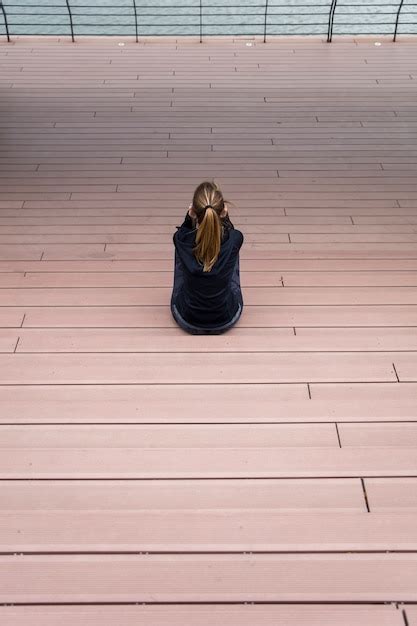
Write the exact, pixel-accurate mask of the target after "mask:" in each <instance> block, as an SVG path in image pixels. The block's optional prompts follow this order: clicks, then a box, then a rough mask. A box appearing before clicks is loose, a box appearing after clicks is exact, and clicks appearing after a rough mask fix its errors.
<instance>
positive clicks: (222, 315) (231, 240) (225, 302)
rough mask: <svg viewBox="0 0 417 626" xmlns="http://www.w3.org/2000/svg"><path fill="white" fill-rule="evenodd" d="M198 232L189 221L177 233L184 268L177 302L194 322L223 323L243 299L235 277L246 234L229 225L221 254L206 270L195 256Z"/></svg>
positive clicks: (207, 324) (192, 322)
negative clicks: (188, 223)
mask: <svg viewBox="0 0 417 626" xmlns="http://www.w3.org/2000/svg"><path fill="white" fill-rule="evenodd" d="M195 235H196V232H195V229H193V228H189V227H188V228H187V225H185V226H184V225H183V226H181V227H180V228H179V229H178V231H177V232H176V233H175V235H174V244H175V252H176V257H177V262H179V263H180V264H181V268H182V271H183V287H182V289H181V291H180V292H179V294H178V298H177V301H176V305H177V308H178V310H179V312H180V314H181V315H182V316H183V317H184V319H186V320H187V321H188V322H189V323H190V324H195V325H197V326H204V327H215V326H220V325H222V324H225V323H227V322H228V321H229V320H230V319H231V318H232V317H233V316H234V315H235V313H236V311H237V309H238V304H239V302H240V299H241V294H240V293H239V291H240V290H238V289H236V287H237V286H236V284H235V283H234V281H233V278H234V276H235V272H236V266H237V265H238V261H239V250H240V248H241V246H242V243H243V234H242V233H241V232H240V231H239V230H236V229H234V228H230V227H229V228H225V230H224V236H223V239H222V242H221V247H220V253H219V256H218V258H217V260H216V262H215V263H214V265H213V267H212V269H211V270H210V272H204V271H203V266H202V264H201V263H199V262H198V261H197V259H196V258H195V255H194V253H193V249H194V247H195ZM238 286H239V287H240V284H239V285H238Z"/></svg>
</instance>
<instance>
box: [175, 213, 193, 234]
mask: <svg viewBox="0 0 417 626" xmlns="http://www.w3.org/2000/svg"><path fill="white" fill-rule="evenodd" d="M195 222H196V220H195V219H193V218H192V217H190V215H189V214H188V211H187V213H186V215H185V218H184V221H183V223H182V224H181V226H177V230H178V229H179V228H189V229H193V228H194V227H195Z"/></svg>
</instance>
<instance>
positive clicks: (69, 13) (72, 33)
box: [65, 0, 75, 43]
mask: <svg viewBox="0 0 417 626" xmlns="http://www.w3.org/2000/svg"><path fill="white" fill-rule="evenodd" d="M65 2H66V3H67V9H68V15H69V19H70V27H71V39H72V43H74V41H75V39H74V24H73V23H72V13H71V7H70V3H69V0H65Z"/></svg>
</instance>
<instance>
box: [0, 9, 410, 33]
mask: <svg viewBox="0 0 417 626" xmlns="http://www.w3.org/2000/svg"><path fill="white" fill-rule="evenodd" d="M171 1H173V4H171V5H168V6H167V5H166V4H164V3H163V2H162V0H161V2H158V0H156V2H153V1H152V0H132V1H131V2H130V0H122V3H121V4H117V5H116V6H114V5H113V4H112V3H108V0H94V1H93V0H90V1H89V0H84V1H83V2H78V4H74V3H73V2H71V0H65V3H63V2H62V0H43V1H42V0H39V1H38V2H36V4H35V3H33V4H29V5H28V4H27V3H26V2H25V0H0V9H1V13H2V14H3V19H4V28H5V30H4V31H3V30H2V33H3V34H6V35H7V41H8V42H10V36H11V34H12V31H13V29H14V28H15V29H16V31H17V32H16V34H18V35H25V34H28V35H29V34H30V35H34V34H36V33H39V30H40V31H41V34H43V31H44V29H46V32H47V34H51V33H53V32H54V30H55V32H57V34H62V31H63V29H64V28H66V24H67V23H68V22H66V15H67V14H68V18H69V27H70V34H71V39H72V41H73V42H75V32H74V31H75V29H76V30H77V37H79V36H80V35H79V33H80V32H81V33H82V35H81V36H84V35H88V36H90V35H94V34H97V35H108V34H118V33H119V34H121V36H125V35H127V34H128V33H131V32H132V30H133V27H134V34H135V40H136V43H138V41H139V34H140V33H141V34H143V36H144V37H146V36H148V35H149V36H152V35H153V34H156V35H164V34H165V33H172V32H174V33H177V34H180V33H184V34H185V35H189V34H192V35H195V34H197V36H199V41H200V43H203V38H205V37H206V34H205V32H204V31H206V33H207V32H208V33H209V34H208V36H210V35H211V34H213V35H218V34H231V35H233V34H237V35H240V34H242V35H243V34H248V35H249V34H250V35H256V36H260V37H262V38H263V42H264V43H266V41H267V37H270V36H271V35H274V36H275V35H276V36H279V35H280V34H282V35H293V34H294V35H315V34H325V32H326V30H327V42H328V43H331V42H332V40H333V32H334V26H335V25H336V24H337V26H338V33H339V34H346V35H348V34H352V35H354V34H362V33H363V34H368V35H369V34H375V35H377V34H378V33H381V34H384V35H387V34H388V35H389V34H390V32H392V28H393V26H392V23H393V21H394V16H395V25H394V28H393V29H394V33H393V41H394V42H395V41H396V40H397V37H398V31H399V27H400V22H401V32H405V33H410V34H416V30H417V29H416V26H417V21H416V20H415V19H413V17H411V19H410V16H414V15H416V17H417V8H416V7H417V1H416V0H409V2H408V3H407V2H404V0H397V3H398V4H397V3H392V1H390V2H389V3H387V0H381V2H380V4H379V5H377V4H375V3H374V0H351V1H349V0H341V2H339V3H338V1H337V0H320V1H319V2H318V3H317V1H316V0H295V1H294V0H293V2H292V3H291V6H289V4H288V3H287V2H286V1H285V0H278V1H277V0H275V2H273V3H272V2H269V0H254V2H253V4H251V3H250V2H248V3H246V2H245V4H241V2H240V0H231V1H230V2H227V1H226V0H191V1H190V0H185V1H184V0H171ZM46 2H47V3H46ZM84 2H85V3H84ZM174 3H175V4H174ZM393 5H394V6H393ZM31 7H32V9H31ZM395 7H397V8H395ZM206 9H208V11H207V12H205V10H206ZM310 9H311V10H310ZM336 10H337V21H336V22H335V19H336ZM297 11H298V12H297ZM405 15H406V16H407V17H406V18H405V20H401V17H402V16H405ZM388 16H391V17H388ZM16 18H17V19H16ZM30 18H33V19H30ZM147 18H148V19H147ZM74 20H75V23H74ZM133 24H134V26H133ZM139 26H140V28H139ZM2 28H3V26H2ZM339 29H340V30H339ZM33 31H35V32H33ZM109 31H110V32H109ZM45 34H46V33H45Z"/></svg>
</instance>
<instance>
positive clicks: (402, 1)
mask: <svg viewBox="0 0 417 626" xmlns="http://www.w3.org/2000/svg"><path fill="white" fill-rule="evenodd" d="M403 4H404V0H401V2H400V4H399V7H398V11H397V19H396V20H395V29H394V39H393V41H396V40H397V30H398V22H399V20H400V13H401V9H402V8H403Z"/></svg>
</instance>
